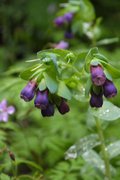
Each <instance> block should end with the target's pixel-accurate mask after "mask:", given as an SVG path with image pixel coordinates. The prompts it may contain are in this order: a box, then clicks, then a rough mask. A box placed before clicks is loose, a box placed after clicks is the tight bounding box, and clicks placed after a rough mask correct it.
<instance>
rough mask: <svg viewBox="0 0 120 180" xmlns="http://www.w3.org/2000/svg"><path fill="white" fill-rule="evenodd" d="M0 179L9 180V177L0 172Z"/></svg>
mask: <svg viewBox="0 0 120 180" xmlns="http://www.w3.org/2000/svg"><path fill="white" fill-rule="evenodd" d="M0 180H10V177H9V176H8V175H7V174H4V173H2V174H0Z"/></svg>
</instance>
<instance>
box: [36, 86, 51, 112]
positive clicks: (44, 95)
mask: <svg viewBox="0 0 120 180" xmlns="http://www.w3.org/2000/svg"><path fill="white" fill-rule="evenodd" d="M34 104H35V107H37V108H40V109H46V108H47V106H48V104H49V99H48V90H47V89H46V90H44V91H39V90H38V91H37V93H36V98H35V101H34Z"/></svg>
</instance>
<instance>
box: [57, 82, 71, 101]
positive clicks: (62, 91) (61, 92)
mask: <svg viewBox="0 0 120 180" xmlns="http://www.w3.org/2000/svg"><path fill="white" fill-rule="evenodd" d="M57 94H58V96H61V97H63V98H65V99H68V100H70V99H71V97H72V94H71V92H70V90H69V88H68V87H67V86H66V84H65V83H64V81H60V82H59V86H58V92H57Z"/></svg>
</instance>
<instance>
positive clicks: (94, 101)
mask: <svg viewBox="0 0 120 180" xmlns="http://www.w3.org/2000/svg"><path fill="white" fill-rule="evenodd" d="M102 105H103V98H102V93H99V94H95V93H94V92H93V91H92V92H91V98H90V106H91V107H96V108H99V107H102Z"/></svg>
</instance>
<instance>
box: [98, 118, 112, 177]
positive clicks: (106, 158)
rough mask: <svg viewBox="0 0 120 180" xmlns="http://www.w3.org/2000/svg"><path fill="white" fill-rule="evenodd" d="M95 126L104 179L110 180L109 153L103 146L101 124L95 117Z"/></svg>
mask: <svg viewBox="0 0 120 180" xmlns="http://www.w3.org/2000/svg"><path fill="white" fill-rule="evenodd" d="M96 127H97V130H98V135H99V139H100V142H101V151H102V156H103V160H104V164H105V180H111V171H110V163H109V155H108V152H107V149H106V146H105V139H104V134H103V130H102V126H101V122H100V119H98V118H96Z"/></svg>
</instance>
